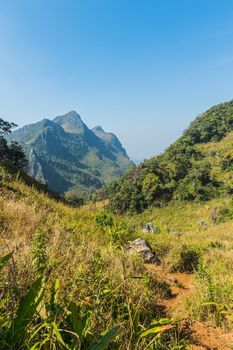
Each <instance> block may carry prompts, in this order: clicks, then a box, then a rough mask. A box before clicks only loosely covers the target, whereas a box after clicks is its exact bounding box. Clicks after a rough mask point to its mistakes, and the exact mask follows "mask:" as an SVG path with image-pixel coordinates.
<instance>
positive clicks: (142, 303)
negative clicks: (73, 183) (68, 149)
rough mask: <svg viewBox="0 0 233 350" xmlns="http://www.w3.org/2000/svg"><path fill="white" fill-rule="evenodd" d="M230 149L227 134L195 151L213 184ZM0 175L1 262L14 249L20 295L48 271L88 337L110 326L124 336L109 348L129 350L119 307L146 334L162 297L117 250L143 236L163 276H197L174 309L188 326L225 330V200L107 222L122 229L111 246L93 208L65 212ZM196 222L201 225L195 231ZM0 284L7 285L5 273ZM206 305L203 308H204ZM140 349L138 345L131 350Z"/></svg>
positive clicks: (228, 261)
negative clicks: (148, 229)
mask: <svg viewBox="0 0 233 350" xmlns="http://www.w3.org/2000/svg"><path fill="white" fill-rule="evenodd" d="M232 144H233V134H232V133H230V134H229V135H227V136H226V137H225V138H224V139H222V140H221V141H220V142H218V143H216V142H211V143H208V144H204V145H203V144H201V145H199V146H198V147H200V148H201V149H202V151H204V152H205V153H206V156H207V157H208V158H209V160H210V161H211V163H212V164H213V165H214V169H215V174H216V176H219V177H221V172H220V170H219V169H220V168H219V161H220V160H221V155H222V153H223V152H224V153H225V152H228V151H230V150H231V149H232ZM0 173H1V174H4V176H3V177H4V178H5V180H4V181H3V182H2V183H1V185H0V209H1V210H0V227H1V237H0V244H1V255H4V253H7V252H9V251H12V250H14V259H15V262H16V266H17V267H16V276H17V284H18V286H19V289H20V293H21V294H22V295H23V294H25V292H26V289H27V286H29V285H30V284H31V283H32V281H33V280H34V279H35V276H36V274H37V273H38V269H39V268H40V264H42V267H43V268H44V269H45V271H50V278H49V283H48V289H49V286H50V284H51V282H52V281H53V280H54V279H55V278H59V280H60V288H59V297H60V299H61V300H63V298H68V299H69V300H73V301H75V302H76V303H77V304H78V305H80V307H81V308H82V310H83V312H84V311H85V310H92V311H94V315H95V316H94V318H93V320H92V325H91V327H92V328H91V330H92V332H93V333H94V334H95V336H98V334H100V333H101V332H102V331H103V330H104V329H106V328H107V329H109V328H111V327H112V326H113V325H114V324H121V325H124V327H125V335H124V338H120V339H119V340H118V341H116V342H115V343H114V344H115V345H114V346H115V349H135V348H136V347H135V343H133V340H132V337H133V335H132V329H131V326H130V320H129V319H128V318H127V316H126V314H127V311H126V310H127V305H129V303H130V302H131V301H132V302H133V303H134V304H135V305H137V308H138V311H139V313H140V320H141V321H140V322H141V324H142V325H143V326H142V327H146V325H147V324H148V323H149V321H150V319H153V318H159V317H160V312H159V310H158V309H157V307H156V305H157V303H158V301H159V299H160V298H161V297H162V296H163V295H164V293H165V294H166V293H167V291H169V286H167V285H165V284H163V282H164V281H163V279H162V278H161V279H160V278H159V276H156V278H155V277H154V276H152V275H151V274H150V273H149V272H148V270H147V269H145V267H144V266H143V264H142V261H141V260H140V259H138V258H137V257H133V256H129V255H128V254H127V252H126V251H125V250H124V249H122V241H123V242H127V240H129V239H133V238H137V237H141V238H143V237H144V238H145V239H146V240H148V241H149V242H150V244H151V246H152V247H153V249H154V250H155V251H156V252H157V255H158V256H159V258H160V259H161V261H162V268H163V270H164V271H168V272H171V271H175V270H181V271H185V270H189V269H192V268H193V267H194V270H195V268H197V269H198V271H197V272H195V271H193V272H195V273H194V281H195V283H194V287H193V291H192V297H191V298H189V299H188V300H186V301H184V303H183V305H181V308H184V309H185V310H186V313H188V315H189V316H190V317H191V318H193V319H198V320H202V321H205V322H208V323H209V324H211V325H213V326H219V327H222V328H224V329H228V330H232V329H233V325H232V319H231V317H232V316H231V314H232V309H231V308H232V299H233V293H232V281H233V253H232V249H233V236H232V232H233V221H232V220H231V219H230V218H231V215H232V214H231V212H232V202H231V198H230V196H229V197H222V198H218V199H213V200H211V201H209V202H205V203H195V202H193V203H178V202H176V203H170V204H169V205H168V206H167V207H165V208H154V209H147V210H146V211H145V212H143V213H142V214H138V215H126V216H124V217H123V218H115V222H116V226H120V225H121V224H122V222H123V221H124V225H125V226H124V227H125V229H123V231H122V232H121V234H122V235H123V238H122V237H121V240H120V241H116V239H113V236H112V234H111V233H110V232H109V231H108V230H107V229H104V228H102V227H100V226H98V225H97V224H96V223H95V214H96V212H97V211H99V209H100V208H99V207H95V206H94V205H89V206H86V207H83V208H80V209H74V208H70V207H67V206H66V205H64V204H62V203H59V202H56V201H55V200H53V199H50V198H48V197H47V196H46V195H45V194H42V193H39V192H38V190H36V189H35V188H33V187H31V186H30V187H29V186H27V185H25V183H24V182H23V181H21V180H17V178H16V177H12V176H11V175H9V174H7V173H6V171H5V170H4V169H3V168H1V169H0ZM225 176H226V175H225ZM227 176H230V173H229V175H227ZM8 177H10V180H8ZM227 179H228V177H227ZM216 213H217V214H216ZM200 220H204V221H205V222H206V224H207V226H206V227H203V228H201V227H200V226H199V223H198V222H199V221H200ZM149 221H150V222H152V223H153V224H154V225H155V226H156V227H158V228H159V233H158V234H155V235H152V234H142V233H141V228H142V226H143V225H144V224H145V223H146V222H149ZM172 232H179V233H180V234H181V236H180V237H176V236H174V235H172V234H171V233H172ZM41 237H42V238H41ZM41 239H42V244H41V242H40V240H41ZM43 240H44V241H43ZM43 242H44V243H43ZM119 246H120V249H119ZM41 252H42V253H43V254H44V259H42V261H40V259H39V258H38V255H40V253H41ZM43 254H42V255H43ZM43 265H44V266H43ZM135 276H136V277H143V278H134V277H135ZM1 278H2V280H3V281H5V282H7V281H8V278H9V276H8V275H7V274H6V271H5V270H4V271H3V273H2V276H1ZM106 291H110V292H106ZM96 296H98V298H97V297H96ZM206 303H211V304H208V305H209V306H208V305H207V306H205V307H204V306H203V305H204V304H206ZM212 303H213V304H212ZM116 310H117V312H116ZM99 315H101V319H100V317H99ZM113 315H114V316H113ZM181 337H182V336H181ZM164 342H165V343H166V344H167V345H165V346H167V348H170V349H172V346H173V345H174V344H179V343H180V339H179V338H178V339H177V340H174V338H173V337H169V340H167V339H165V340H164ZM167 342H168V343H167ZM168 344H169V345H168ZM171 344H173V345H171ZM140 346H141V347H140ZM144 346H145V344H144V345H139V347H138V349H143V348H144ZM163 346H164V345H163ZM112 348H113V347H112ZM162 348H163V347H161V349H162ZM183 348H186V345H184V347H183ZM158 349H159V348H158ZM181 349H182V348H181Z"/></svg>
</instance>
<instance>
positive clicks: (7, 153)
mask: <svg viewBox="0 0 233 350" xmlns="http://www.w3.org/2000/svg"><path fill="white" fill-rule="evenodd" d="M16 126H17V125H16V124H15V123H9V122H7V121H5V120H3V119H2V118H0V161H4V162H7V163H9V164H11V165H13V166H15V167H16V168H17V169H20V170H26V167H27V160H26V157H25V154H24V152H23V149H22V147H21V146H20V145H19V144H18V143H17V142H14V141H13V142H11V143H10V145H8V144H7V141H6V140H5V138H4V136H5V135H7V134H10V133H11V130H12V129H13V128H14V127H16Z"/></svg>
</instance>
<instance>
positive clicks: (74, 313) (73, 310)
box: [69, 301, 84, 338]
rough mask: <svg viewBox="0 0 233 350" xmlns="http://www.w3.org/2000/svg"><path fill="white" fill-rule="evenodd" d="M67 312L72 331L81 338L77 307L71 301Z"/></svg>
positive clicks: (80, 324) (80, 322)
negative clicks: (68, 312) (69, 313)
mask: <svg viewBox="0 0 233 350" xmlns="http://www.w3.org/2000/svg"><path fill="white" fill-rule="evenodd" d="M69 311H70V312H71V322H72V326H73V331H74V332H75V333H77V334H78V336H79V337H80V338H81V337H82V335H83V327H84V326H83V322H82V319H81V317H80V314H79V309H78V306H77V305H76V304H75V303H74V302H73V301H71V302H70V304H69Z"/></svg>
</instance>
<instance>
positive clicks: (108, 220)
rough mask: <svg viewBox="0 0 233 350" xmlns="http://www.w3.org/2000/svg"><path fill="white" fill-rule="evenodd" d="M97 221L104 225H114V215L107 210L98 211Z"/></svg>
mask: <svg viewBox="0 0 233 350" xmlns="http://www.w3.org/2000/svg"><path fill="white" fill-rule="evenodd" d="M95 221H96V222H97V224H98V225H100V226H103V227H112V226H113V224H114V219H113V216H112V215H111V214H109V213H108V212H106V211H100V212H98V213H97V214H96V216H95Z"/></svg>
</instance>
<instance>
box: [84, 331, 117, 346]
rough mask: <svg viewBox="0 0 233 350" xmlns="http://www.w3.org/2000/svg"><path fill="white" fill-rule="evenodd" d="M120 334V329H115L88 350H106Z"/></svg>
mask: <svg viewBox="0 0 233 350" xmlns="http://www.w3.org/2000/svg"><path fill="white" fill-rule="evenodd" d="M119 333H120V327H114V328H112V329H111V330H110V331H108V332H106V334H105V335H103V336H102V337H101V338H100V340H99V342H98V343H97V344H95V345H91V346H90V347H89V348H88V350H105V349H107V348H108V346H109V344H110V343H111V341H112V340H113V339H115V338H116V337H117V336H118V334H119Z"/></svg>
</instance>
